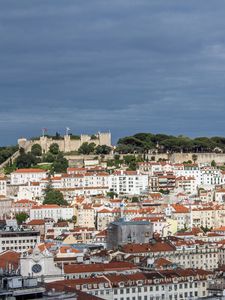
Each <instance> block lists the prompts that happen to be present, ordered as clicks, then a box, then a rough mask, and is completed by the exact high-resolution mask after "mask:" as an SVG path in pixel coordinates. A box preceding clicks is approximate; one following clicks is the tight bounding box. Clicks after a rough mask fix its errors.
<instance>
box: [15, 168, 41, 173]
mask: <svg viewBox="0 0 225 300" xmlns="http://www.w3.org/2000/svg"><path fill="white" fill-rule="evenodd" d="M13 173H46V171H45V170H42V169H17V170H16V171H14V172H13Z"/></svg>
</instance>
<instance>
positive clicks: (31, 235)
mask: <svg viewBox="0 0 225 300" xmlns="http://www.w3.org/2000/svg"><path fill="white" fill-rule="evenodd" d="M36 243H40V232H39V231H35V230H30V229H20V228H15V229H12V228H10V227H8V228H6V229H5V230H0V253H1V252H3V251H6V250H13V251H16V252H26V251H27V250H28V249H31V248H34V247H35V245H36Z"/></svg>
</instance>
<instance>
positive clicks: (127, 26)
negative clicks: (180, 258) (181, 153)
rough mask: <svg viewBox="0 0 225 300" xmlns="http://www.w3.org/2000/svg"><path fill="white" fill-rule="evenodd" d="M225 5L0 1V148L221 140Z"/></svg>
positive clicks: (178, 0)
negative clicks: (148, 135)
mask: <svg viewBox="0 0 225 300" xmlns="http://www.w3.org/2000/svg"><path fill="white" fill-rule="evenodd" d="M224 11H225V1H224V0H214V1H212V0H197V1H196V0H188V1H187V0H136V1H134V0H113V1H108V0H85V1H84V0H76V1H74V0H63V1H62V0H19V1H18V0H0V145H9V144H16V143H17V139H18V138H19V137H26V138H30V137H32V136H37V135H40V134H41V129H42V128H43V127H44V128H48V133H49V134H55V132H59V133H61V134H64V133H65V128H66V127H69V128H70V129H71V132H72V133H73V134H80V133H90V134H92V133H96V132H98V131H101V132H104V131H111V133H112V137H113V141H114V143H115V142H116V141H117V139H118V138H119V137H122V136H126V135H133V134H135V133H137V132H152V133H167V134H173V135H179V134H183V135H187V136H191V137H195V136H213V135H216V136H224V135H225V134H224V128H225V117H224V115H225V18H224Z"/></svg>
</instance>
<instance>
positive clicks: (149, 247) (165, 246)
mask: <svg viewBox="0 0 225 300" xmlns="http://www.w3.org/2000/svg"><path fill="white" fill-rule="evenodd" d="M121 250H122V252H125V253H146V252H171V251H175V247H174V246H173V245H171V244H169V243H167V242H155V243H151V244H148V243H147V244H126V245H124V246H123V247H122V249H121Z"/></svg>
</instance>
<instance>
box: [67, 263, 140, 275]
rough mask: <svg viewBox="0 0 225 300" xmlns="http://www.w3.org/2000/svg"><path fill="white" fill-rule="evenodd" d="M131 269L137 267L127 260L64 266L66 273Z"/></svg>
mask: <svg viewBox="0 0 225 300" xmlns="http://www.w3.org/2000/svg"><path fill="white" fill-rule="evenodd" d="M130 269H137V267H136V266H135V265H134V264H132V263H130V262H125V261H120V262H110V263H108V264H101V263H98V264H87V265H85V264H83V265H80V264H71V265H65V266H64V272H65V274H74V273H93V272H102V273H103V272H110V271H124V270H130Z"/></svg>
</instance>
